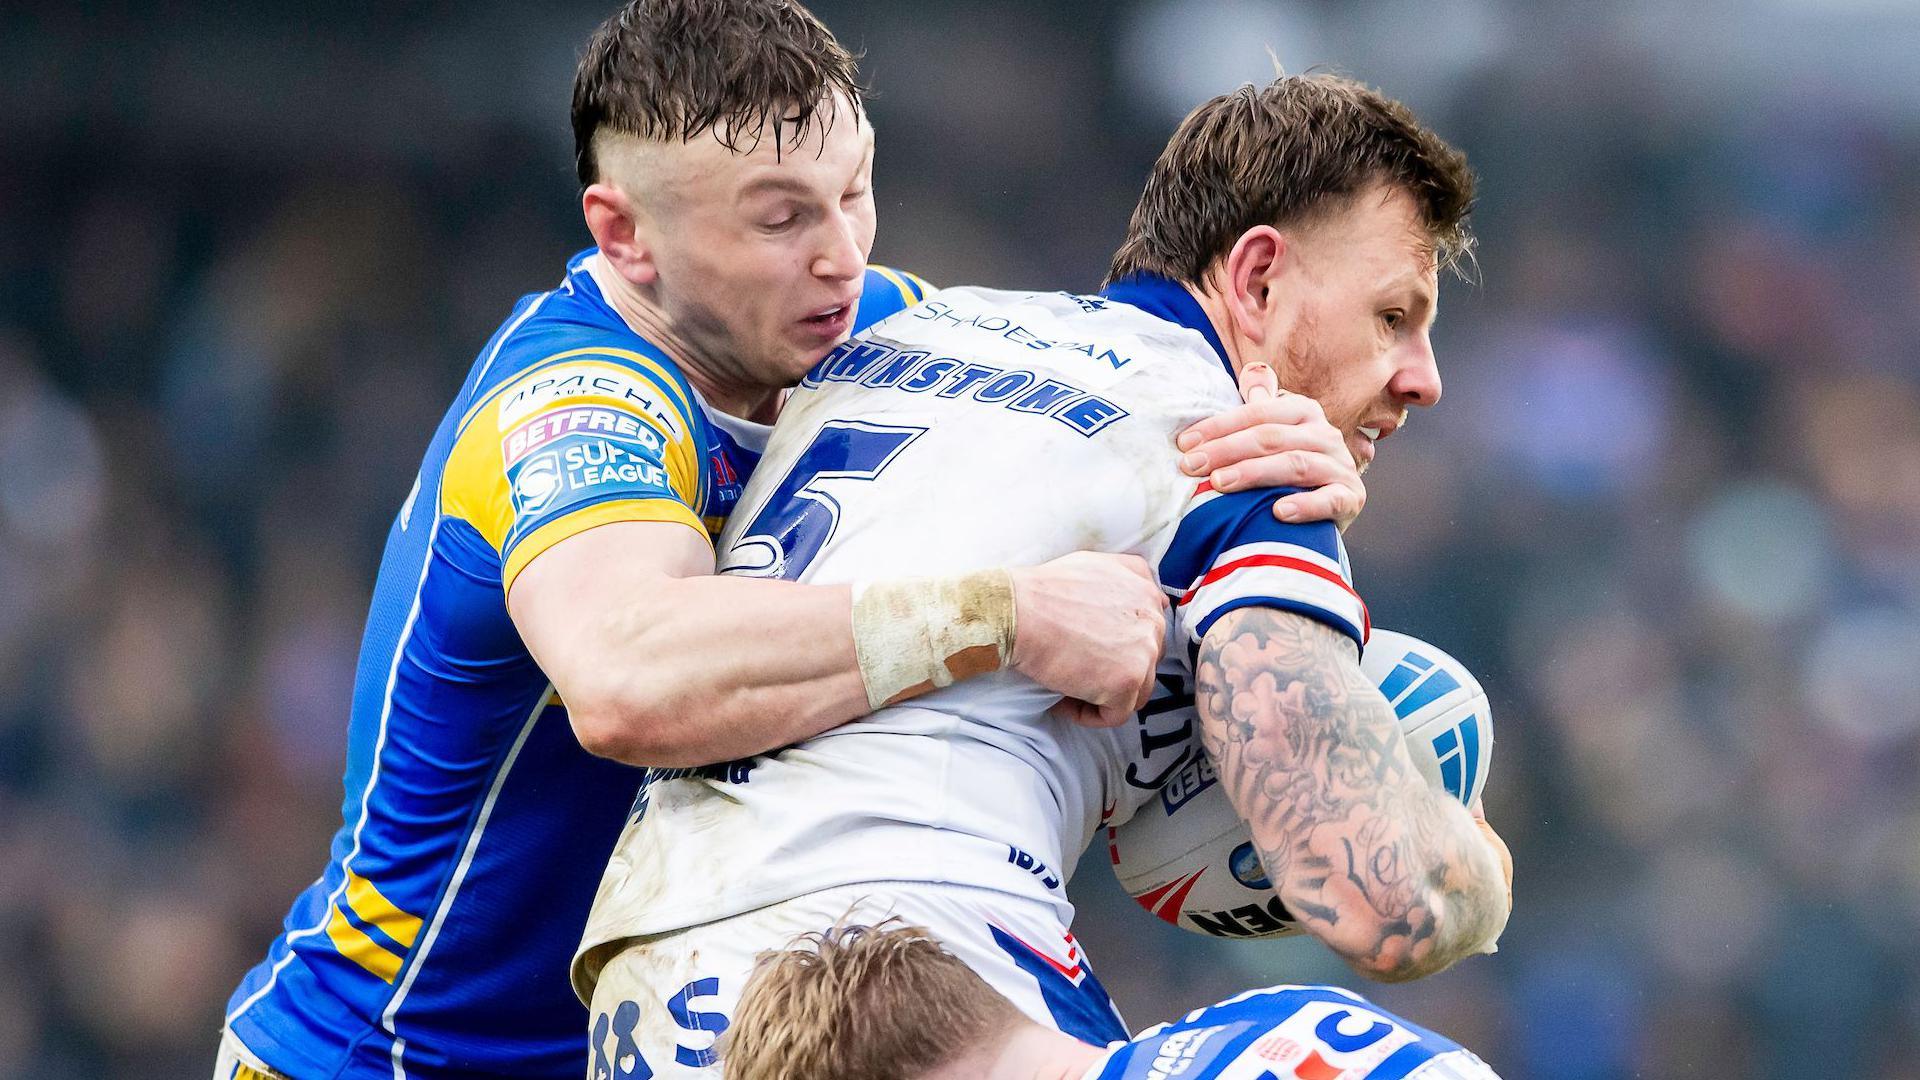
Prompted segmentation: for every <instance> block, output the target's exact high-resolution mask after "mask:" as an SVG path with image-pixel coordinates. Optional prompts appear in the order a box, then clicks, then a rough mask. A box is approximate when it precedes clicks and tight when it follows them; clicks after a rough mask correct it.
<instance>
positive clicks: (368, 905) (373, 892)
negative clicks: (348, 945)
mask: <svg viewBox="0 0 1920 1080" xmlns="http://www.w3.org/2000/svg"><path fill="white" fill-rule="evenodd" d="M347 906H348V907H350V908H352V909H353V913H354V914H355V915H358V916H360V921H361V922H363V923H366V924H367V925H369V926H375V927H378V928H379V929H380V932H381V933H383V934H385V935H387V936H388V937H390V938H392V939H393V940H395V941H397V942H399V943H400V947H401V948H404V949H411V948H413V940H414V939H415V938H417V937H419V936H420V917H419V916H417V915H409V914H407V913H406V912H404V911H401V910H400V908H399V906H398V905H396V904H394V902H393V901H391V900H389V899H387V898H386V897H385V896H383V895H382V894H381V892H380V890H379V889H376V888H374V887H373V882H371V881H368V880H367V879H366V878H363V877H361V876H360V875H359V874H356V873H354V872H353V871H351V870H349V871H347Z"/></svg>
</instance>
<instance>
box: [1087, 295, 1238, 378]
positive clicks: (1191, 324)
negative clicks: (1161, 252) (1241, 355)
mask: <svg viewBox="0 0 1920 1080" xmlns="http://www.w3.org/2000/svg"><path fill="white" fill-rule="evenodd" d="M1100 295H1101V296H1104V297H1106V298H1107V299H1109V300H1115V301H1118V302H1120V303H1122V304H1130V305H1132V306H1134V307H1137V308H1139V309H1140V310H1141V311H1144V312H1146V313H1147V314H1149V315H1157V316H1159V317H1160V318H1162V319H1165V320H1167V321H1168V322H1171V323H1178V324H1180V325H1181V326H1184V327H1186V328H1187V329H1189V330H1198V331H1199V332H1200V334H1201V336H1202V337H1205V338H1206V339H1207V344H1209V345H1211V346H1213V351H1214V352H1215V353H1217V354H1219V357H1220V366H1221V367H1224V368H1226V369H1227V375H1228V376H1229V377H1234V372H1233V361H1232V360H1229V359H1228V358H1227V347H1226V346H1225V345H1224V344H1222V343H1221V341H1220V334H1219V333H1218V332H1217V331H1216V330H1214V328H1213V320H1212V319H1209V318H1207V313H1206V311H1205V310H1203V309H1202V308H1201V307H1200V301H1198V300H1195V299H1194V298H1193V294H1192V293H1190V292H1188V291H1187V287H1186V286H1185V285H1182V284H1180V283H1179V282H1177V281H1175V280H1173V279H1172V278H1169V277H1162V276H1160V275H1159V274H1128V275H1127V276H1126V277H1123V278H1121V279H1120V280H1119V281H1116V282H1114V283H1113V284H1111V285H1109V286H1107V287H1106V288H1104V289H1101V290H1100ZM1235 381H1236V382H1237V381H1238V379H1237V378H1235Z"/></svg>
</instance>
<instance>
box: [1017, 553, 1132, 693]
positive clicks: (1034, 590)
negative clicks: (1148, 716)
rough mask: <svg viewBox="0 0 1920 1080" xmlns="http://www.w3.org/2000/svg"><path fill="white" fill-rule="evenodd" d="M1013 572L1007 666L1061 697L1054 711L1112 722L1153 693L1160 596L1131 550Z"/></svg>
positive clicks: (1076, 557)
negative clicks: (1010, 663) (1010, 650)
mask: <svg viewBox="0 0 1920 1080" xmlns="http://www.w3.org/2000/svg"><path fill="white" fill-rule="evenodd" d="M1010 573H1011V574H1012V577H1013V604H1014V636H1013V667H1014V670H1016V671H1018V672H1020V673H1021V674H1023V675H1025V676H1027V677H1028V678H1030V679H1032V680H1033V681H1035V682H1037V683H1039V684H1040V685H1041V686H1044V687H1046V688H1047V689H1049V690H1052V691H1054V692H1056V693H1059V694H1062V695H1064V696H1065V700H1063V701H1062V702H1061V703H1060V704H1059V705H1058V706H1056V707H1055V709H1054V713H1055V715H1057V716H1065V717H1066V718H1069V719H1071V720H1073V721H1074V722H1076V723H1081V724H1088V725H1092V726H1096V727H1116V726H1118V725H1120V724H1124V723H1126V722H1127V721H1128V720H1130V719H1132V717H1133V714H1134V713H1135V712H1136V711H1138V710H1139V709H1141V708H1144V707H1145V706H1146V704H1147V699H1148V698H1149V697H1150V696H1152V694H1153V686H1154V681H1153V672H1154V668H1155V667H1156V666H1157V665H1158V664H1159V663H1160V651H1161V648H1162V647H1163V646H1164V645H1165V644H1166V636H1167V596H1166V593H1164V592H1162V591H1161V589H1160V587H1159V586H1158V585H1156V584H1154V581H1153V575H1152V574H1151V573H1150V572H1149V571H1148V569H1147V561H1146V560H1145V559H1142V558H1140V557H1139V556H1137V555H1108V554H1103V553H1100V552H1092V551H1079V552H1075V553H1073V554H1071V555H1063V556H1061V557H1060V558H1058V559H1055V560H1053V561H1052V562H1048V563H1042V564H1041V565H1039V566H1030V567H1023V568H1021V569H1017V570H1013V571H1010Z"/></svg>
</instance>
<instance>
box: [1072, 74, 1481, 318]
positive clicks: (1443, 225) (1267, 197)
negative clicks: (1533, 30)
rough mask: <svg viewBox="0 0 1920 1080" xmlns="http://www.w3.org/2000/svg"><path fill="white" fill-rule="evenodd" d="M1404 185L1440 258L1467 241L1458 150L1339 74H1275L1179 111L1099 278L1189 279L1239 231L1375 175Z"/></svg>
mask: <svg viewBox="0 0 1920 1080" xmlns="http://www.w3.org/2000/svg"><path fill="white" fill-rule="evenodd" d="M1380 182H1385V183H1387V184H1391V185H1396V186H1399V187H1403V188H1405V189H1406V191H1407V192H1408V194H1410V195H1412V196H1413V198H1414V202H1415V204H1416V205H1417V206H1418V208H1419V211H1420V215H1421V220H1422V223H1423V224H1424V225H1425V226H1426V228H1427V230H1428V232H1429V234H1430V235H1431V237H1432V239H1433V242H1434V247H1435V250H1436V253H1437V254H1438V256H1439V257H1440V260H1441V262H1442V263H1443V264H1445V265H1449V266H1457V265H1458V262H1459V260H1460V259H1462V258H1464V257H1465V256H1466V255H1467V254H1468V253H1469V252H1470V251H1471V250H1472V247H1473V235H1472V233H1471V232H1470V231H1469V230H1468V228H1467V214H1468V212H1469V211H1470V210H1471V209H1472V207H1473V172H1472V170H1470V169H1468V168H1467V159H1466V155H1464V154H1462V153H1461V152H1460V151H1458V150H1456V149H1454V148H1453V147H1452V146H1449V145H1447V143H1446V141H1445V140H1443V139H1441V138H1440V136H1438V135H1436V134H1434V133H1433V132H1432V131H1431V130H1429V129H1428V128H1426V127H1424V126H1423V125H1422V124H1421V123H1420V121H1419V120H1418V119H1417V118H1416V117H1415V116H1414V115H1413V112H1412V110H1410V109H1408V108H1407V107H1406V106H1405V105H1402V104H1400V103H1399V102H1397V101H1394V100H1393V99H1392V98H1389V97H1386V96H1385V95H1383V94H1381V93H1379V92H1378V91H1376V90H1373V89H1370V88H1368V87H1367V86H1364V85H1362V84H1361V83H1357V82H1354V81H1353V80H1351V79H1346V78H1342V77H1340V76H1338V75H1328V74H1313V75H1283V76H1281V77H1280V78H1278V79H1275V80H1274V81H1273V82H1272V83H1270V84H1268V85H1267V86H1264V87H1255V86H1253V85H1251V84H1249V85H1246V86H1242V87H1241V88H1240V89H1238V90H1235V91H1234V92H1232V93H1230V94H1222V95H1220V96H1219V97H1217V98H1214V99H1213V100H1212V101H1209V102H1207V103H1206V104H1204V105H1202V106H1200V107H1199V108H1197V109H1195V110H1193V112H1191V113H1189V114H1187V118H1186V119H1185V120H1183V121H1181V123H1180V127H1179V129H1178V130H1177V131H1175V132H1174V133H1173V139H1172V140H1171V141H1169V142H1168V143H1167V148H1166V149H1165V150H1164V151H1162V152H1161V154H1160V159H1159V160H1158V161H1156V162H1154V165H1153V172H1152V173H1151V174H1150V175H1149V176H1148V178H1147V187H1146V190H1145V191H1144V192H1142V193H1141V196H1140V204H1139V205H1138V206H1137V207H1135V208H1134V211H1133V220H1132V222H1131V223H1129V225H1128V226H1127V239H1126V241H1125V242H1124V243H1122V244H1121V245H1120V250H1119V251H1118V252H1116V253H1115V254H1114V256H1113V265H1112V267H1111V269H1109V270H1108V272H1107V281H1108V282H1109V283H1111V282H1113V281H1116V280H1118V279H1120V278H1123V277H1126V276H1127V275H1129V274H1136V273H1154V274H1161V275H1164V276H1166V277H1171V278H1174V279H1176V280H1179V281H1183V282H1188V283H1198V282H1199V281H1200V279H1201V278H1202V277H1204V276H1205V275H1206V272H1207V270H1208V269H1209V268H1210V267H1211V266H1213V264H1214V262H1215V261H1216V260H1218V259H1221V258H1223V257H1225V256H1226V255H1227V253H1228V252H1230V251H1231V250H1232V249H1233V245H1234V243H1235V242H1236V241H1238V240H1239V239H1240V236H1241V235H1242V234H1243V233H1245V232H1246V231H1247V230H1248V229H1252V228H1255V227H1256V226H1260V225H1272V226H1276V227H1280V226H1285V225H1291V224H1297V223H1302V222H1305V221H1307V220H1309V219H1310V218H1311V217H1312V216H1313V215H1314V214H1316V213H1318V212H1320V211H1322V210H1324V209H1326V208H1328V207H1329V206H1330V204H1333V203H1335V202H1337V201H1338V200H1340V199H1342V198H1344V197H1347V196H1351V195H1354V194H1357V193H1358V192H1360V191H1361V190H1362V189H1364V188H1367V187H1369V186H1371V185H1373V184H1375V183H1380Z"/></svg>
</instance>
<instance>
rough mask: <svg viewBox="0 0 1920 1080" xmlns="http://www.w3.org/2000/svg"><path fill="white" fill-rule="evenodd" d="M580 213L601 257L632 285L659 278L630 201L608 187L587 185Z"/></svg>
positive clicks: (649, 247) (619, 192) (635, 209)
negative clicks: (585, 220)
mask: <svg viewBox="0 0 1920 1080" xmlns="http://www.w3.org/2000/svg"><path fill="white" fill-rule="evenodd" d="M580 211H581V213H582V215H583V216H584V217H585V218H586V219H587V231H588V232H590V233H592V234H593V242H594V244H596V245H597V246H598V247H599V248H600V255H601V257H603V258H605V259H606V260H607V263H608V265H610V266H612V267H613V268H614V270H615V271H617V272H618V273H619V275H620V276H621V277H623V278H626V279H627V280H628V281H630V282H632V283H634V284H635V285H651V284H653V282H654V279H655V278H656V277H658V276H659V269H658V267H656V266H655V265H654V261H653V249H652V247H651V246H650V245H649V244H648V243H647V241H646V239H645V238H644V237H643V236H642V235H641V232H640V226H639V212H638V209H637V208H636V207H635V206H634V205H633V199H632V198H631V197H629V196H628V195H627V193H626V192H624V191H621V190H620V189H619V188H617V187H614V186H613V185H612V184H589V185H588V186H587V190H586V191H585V192H582V193H581V195H580Z"/></svg>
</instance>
